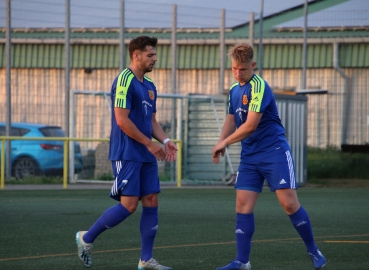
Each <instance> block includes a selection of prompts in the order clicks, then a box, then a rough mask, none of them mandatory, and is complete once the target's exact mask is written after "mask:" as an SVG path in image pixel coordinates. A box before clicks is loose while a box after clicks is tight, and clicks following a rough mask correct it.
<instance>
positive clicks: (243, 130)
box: [212, 111, 263, 163]
mask: <svg viewBox="0 0 369 270" xmlns="http://www.w3.org/2000/svg"><path fill="white" fill-rule="evenodd" d="M262 116H263V114H262V113H257V112H252V111H249V112H248V116H247V120H246V122H245V123H243V124H242V125H241V126H240V127H239V128H238V129H237V130H236V131H235V132H234V133H232V134H231V135H229V136H228V137H227V138H225V139H224V140H222V141H219V142H218V143H217V144H216V145H215V146H214V148H213V152H212V155H213V162H214V163H218V160H219V154H220V152H221V151H224V150H223V149H225V148H226V147H227V146H228V145H230V144H233V143H236V142H240V141H242V140H243V139H246V138H247V137H249V136H250V135H251V134H252V133H253V132H254V131H255V130H256V128H257V127H258V125H259V123H260V119H261V117H262ZM232 117H233V115H232Z"/></svg>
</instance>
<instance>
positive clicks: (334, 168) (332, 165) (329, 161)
mask: <svg viewBox="0 0 369 270" xmlns="http://www.w3.org/2000/svg"><path fill="white" fill-rule="evenodd" d="M368 167H369V155H368V154H360V153H355V154H350V153H342V152H341V151H340V150H339V149H336V148H334V147H327V148H325V149H321V148H313V147H309V148H308V164H307V173H308V174H307V176H308V180H314V179H369V170H368Z"/></svg>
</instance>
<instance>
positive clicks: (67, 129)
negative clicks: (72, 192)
mask: <svg viewBox="0 0 369 270" xmlns="http://www.w3.org/2000/svg"><path fill="white" fill-rule="evenodd" d="M64 46H65V57H64V59H65V77H64V81H65V89H64V91H65V133H66V134H67V137H71V136H72V134H71V132H70V131H71V130H73V128H71V127H70V125H71V123H73V121H70V120H69V119H70V117H74V115H72V113H71V109H72V108H70V92H69V91H70V0H65V37H64ZM67 145H68V144H64V146H67ZM73 150H74V148H73V142H72V141H70V142H69V164H68V162H66V163H64V166H67V168H66V170H64V171H66V172H69V181H70V182H72V181H73V180H74V151H73ZM64 153H65V152H64ZM68 165H69V166H68ZM68 167H69V170H68Z"/></svg>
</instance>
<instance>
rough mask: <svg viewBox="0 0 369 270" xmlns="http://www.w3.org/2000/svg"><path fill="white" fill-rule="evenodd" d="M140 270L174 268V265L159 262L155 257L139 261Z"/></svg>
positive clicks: (166, 269) (168, 269)
mask: <svg viewBox="0 0 369 270" xmlns="http://www.w3.org/2000/svg"><path fill="white" fill-rule="evenodd" d="M138 270H172V267H168V266H164V265H161V264H160V263H158V262H157V261H156V260H155V259H154V258H151V259H150V260H148V261H146V262H144V261H141V259H140V261H139V263H138Z"/></svg>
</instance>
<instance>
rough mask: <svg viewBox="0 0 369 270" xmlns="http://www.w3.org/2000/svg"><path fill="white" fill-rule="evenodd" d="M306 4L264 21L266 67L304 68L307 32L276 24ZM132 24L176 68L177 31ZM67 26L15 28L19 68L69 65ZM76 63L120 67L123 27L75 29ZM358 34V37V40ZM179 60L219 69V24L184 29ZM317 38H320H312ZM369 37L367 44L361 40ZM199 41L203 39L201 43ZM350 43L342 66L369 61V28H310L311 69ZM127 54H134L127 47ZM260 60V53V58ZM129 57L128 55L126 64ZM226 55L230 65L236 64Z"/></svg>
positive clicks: (240, 35) (230, 37)
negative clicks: (174, 35) (173, 52)
mask: <svg viewBox="0 0 369 270" xmlns="http://www.w3.org/2000/svg"><path fill="white" fill-rule="evenodd" d="M346 1H348V0H320V1H315V2H313V3H310V5H309V13H314V12H318V11H319V10H323V9H325V8H327V7H331V6H334V5H337V4H339V3H344V2H346ZM302 14H303V7H301V6H300V7H297V8H294V9H291V10H287V11H285V12H282V13H279V14H276V15H273V16H270V17H267V18H265V19H264V23H263V29H264V31H263V38H264V39H263V43H264V46H263V59H264V60H263V61H264V62H263V68H265V69H268V68H270V69H273V68H301V63H302V59H301V57H302V40H303V39H302V32H301V31H291V32H288V31H277V30H276V29H275V28H274V27H275V26H276V25H280V24H281V23H283V22H288V21H291V20H294V19H296V18H299V17H301V16H302ZM258 27H259V26H258V22H256V25H255V38H256V39H257V38H259V37H258ZM248 28H249V25H248V24H245V25H242V26H239V27H236V28H234V29H232V31H230V29H227V32H226V41H227V46H231V45H233V43H234V42H236V41H238V40H246V38H248V34H249V32H248ZM131 30H132V29H127V32H126V33H125V38H126V42H128V41H129V40H130V39H131V38H133V37H136V36H139V35H149V36H156V37H158V39H159V41H160V43H159V45H158V47H157V55H158V57H159V59H158V62H157V64H156V68H162V69H170V68H171V46H170V44H171V43H170V42H171V33H170V31H164V30H163V29H151V30H150V31H147V32H144V31H143V32H139V31H136V32H132V31H131ZM63 31H64V30H63V29H44V30H42V31H41V30H35V31H33V30H27V31H18V30H17V31H14V32H13V33H12V40H13V45H12V55H13V56H12V66H13V67H15V68H63V67H64V53H65V51H64V42H65V41H64V32H63ZM70 36H71V43H72V46H71V67H72V68H118V67H119V57H120V56H119V32H118V30H117V29H73V30H72V32H71V35H70ZM354 38H357V39H356V40H353V39H354ZM177 39H178V43H179V45H178V52H177V53H178V54H177V57H178V60H177V65H178V68H180V69H217V68H219V62H220V61H219V41H218V39H219V29H214V30H213V31H210V30H209V29H208V31H204V30H203V29H197V30H196V31H195V30H194V29H192V31H186V30H185V29H179V33H178V34H177ZM312 39H315V41H313V42H311V41H312ZM362 40H364V41H365V42H364V43H360V41H362ZM196 41H198V42H197V43H196ZM342 41H344V42H347V43H344V44H341V46H340V55H339V57H340V65H341V66H342V67H368V66H369V29H368V30H359V31H354V30H352V29H351V30H349V31H344V30H342V31H310V32H309V33H308V42H310V44H309V45H308V59H307V60H308V61H307V65H308V68H326V67H332V61H333V60H332V59H333V45H332V44H333V42H342ZM1 42H3V43H1ZM4 43H5V32H4V31H3V32H0V65H1V67H5V44H4ZM257 53H258V46H255V56H256V57H257ZM126 55H128V52H127V48H126ZM256 59H257V58H256ZM128 62H129V59H127V57H126V63H125V64H126V65H127V64H128ZM230 67H231V65H230V60H229V59H228V58H227V60H226V68H230Z"/></svg>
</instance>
